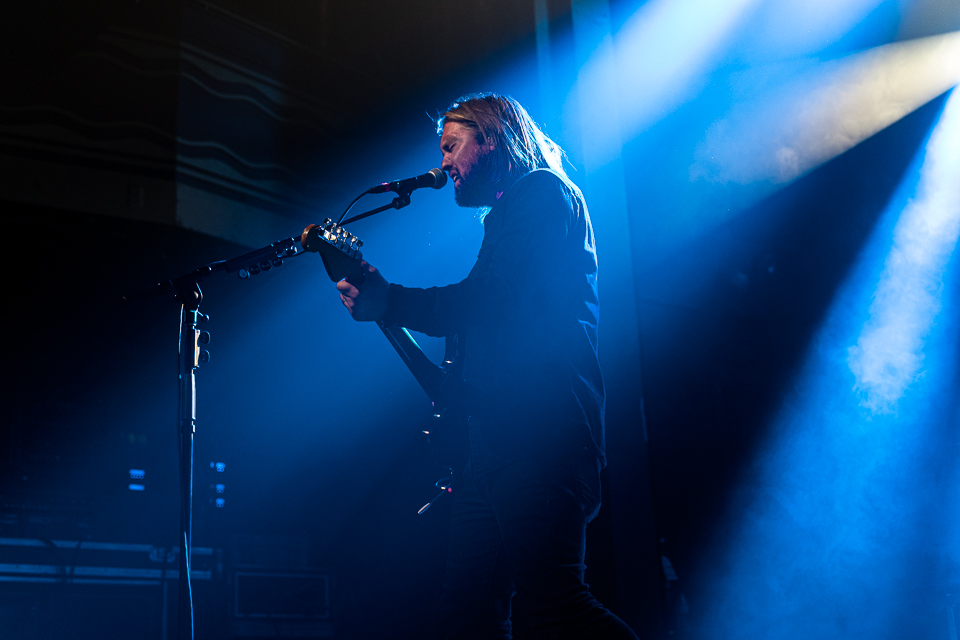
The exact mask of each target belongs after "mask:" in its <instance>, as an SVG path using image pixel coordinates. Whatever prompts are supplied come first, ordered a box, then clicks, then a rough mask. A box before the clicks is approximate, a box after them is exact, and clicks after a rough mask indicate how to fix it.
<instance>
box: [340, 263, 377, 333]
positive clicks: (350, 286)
mask: <svg viewBox="0 0 960 640" xmlns="http://www.w3.org/2000/svg"><path fill="white" fill-rule="evenodd" d="M360 270H361V271H363V275H364V277H363V281H362V282H357V281H355V280H351V279H350V278H344V279H343V280H341V281H340V282H338V283H337V290H338V291H339V292H340V301H341V302H342V303H343V306H345V307H346V308H347V311H349V312H350V315H351V316H353V319H354V320H357V321H361V322H373V321H375V320H379V319H380V318H382V317H383V314H384V313H386V312H387V302H388V301H389V293H390V283H389V282H387V281H386V280H385V279H384V277H383V276H382V275H380V272H379V271H377V269H376V268H375V267H373V266H372V265H371V264H370V263H368V262H367V261H366V260H364V261H362V262H361V263H360Z"/></svg>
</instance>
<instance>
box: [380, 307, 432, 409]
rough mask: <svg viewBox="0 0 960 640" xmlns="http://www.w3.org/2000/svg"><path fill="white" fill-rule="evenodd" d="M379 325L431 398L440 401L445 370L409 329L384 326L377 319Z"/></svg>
mask: <svg viewBox="0 0 960 640" xmlns="http://www.w3.org/2000/svg"><path fill="white" fill-rule="evenodd" d="M377 326H378V327H380V331H382V332H383V335H385V336H386V337H387V340H389V341H390V344H391V345H393V348H394V349H395V350H396V352H397V353H398V354H399V355H400V358H401V359H402V360H403V363H404V364H405V365H407V368H408V369H409V370H410V373H412V374H413V377H414V378H415V379H416V381H417V383H418V384H419V385H420V386H421V387H422V388H423V390H424V391H425V392H426V394H427V396H428V397H429V398H430V400H432V401H433V402H440V391H441V389H442V388H443V382H444V378H445V375H444V372H443V370H442V369H441V368H440V367H438V366H437V365H435V364H434V363H433V362H431V361H430V358H428V357H427V356H426V354H425V353H424V352H423V350H422V349H421V348H420V345H418V344H417V341H416V340H414V339H413V336H411V335H410V332H409V331H407V330H406V329H404V328H403V327H387V326H384V324H383V323H382V322H380V321H377Z"/></svg>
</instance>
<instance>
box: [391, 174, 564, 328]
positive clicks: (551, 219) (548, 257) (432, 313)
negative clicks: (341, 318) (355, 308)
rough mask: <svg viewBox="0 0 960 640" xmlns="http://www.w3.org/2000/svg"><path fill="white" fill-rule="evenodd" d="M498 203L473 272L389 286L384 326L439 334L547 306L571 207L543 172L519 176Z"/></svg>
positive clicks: (561, 185)
mask: <svg viewBox="0 0 960 640" xmlns="http://www.w3.org/2000/svg"><path fill="white" fill-rule="evenodd" d="M500 204H501V205H502V207H495V208H494V210H493V211H492V212H491V214H490V216H499V217H497V218H492V219H488V220H487V224H488V225H495V226H494V227H493V228H492V229H488V231H487V234H486V235H485V238H484V245H483V246H482V247H481V249H480V258H479V260H478V264H477V267H475V269H474V273H471V275H470V276H469V277H467V278H466V279H464V280H463V281H461V282H458V283H456V284H451V285H448V286H445V287H433V288H430V289H411V288H407V287H402V286H400V285H395V284H392V285H389V286H388V291H389V293H388V304H387V306H386V311H385V313H384V315H383V316H382V320H383V322H384V324H387V325H392V326H405V327H408V328H410V329H413V330H416V331H421V332H423V333H426V334H428V335H433V336H444V335H452V334H454V333H456V332H458V331H461V330H463V329H465V328H466V327H468V326H471V325H475V324H483V323H498V322H501V321H502V320H503V319H504V318H506V317H507V316H509V315H511V314H518V313H523V312H525V311H528V310H530V309H532V308H538V307H542V306H543V305H545V304H549V302H550V299H551V291H552V290H553V289H554V287H553V286H551V283H552V282H554V281H555V279H556V276H557V275H558V274H557V273H556V266H557V265H558V264H559V263H560V257H561V252H562V250H563V247H564V245H565V243H566V241H567V236H568V234H569V233H570V230H571V229H572V228H573V226H574V224H575V222H576V218H577V216H578V215H579V210H578V205H577V204H576V203H575V202H574V200H573V197H572V195H571V193H570V191H569V189H568V187H567V186H566V185H565V184H564V183H563V182H562V181H561V180H560V178H558V177H557V176H556V175H555V174H553V173H549V172H545V171H538V172H535V173H533V174H530V175H528V176H526V177H525V178H522V179H521V181H520V182H518V183H517V184H516V185H515V186H514V188H512V189H511V190H510V191H508V192H507V194H505V195H504V201H503V202H502V203H500Z"/></svg>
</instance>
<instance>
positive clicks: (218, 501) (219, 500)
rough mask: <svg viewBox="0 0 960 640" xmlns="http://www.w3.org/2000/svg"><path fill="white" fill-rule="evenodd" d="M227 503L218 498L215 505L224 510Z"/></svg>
mask: <svg viewBox="0 0 960 640" xmlns="http://www.w3.org/2000/svg"><path fill="white" fill-rule="evenodd" d="M225 502H226V501H225V500H224V499H223V498H217V501H216V502H215V503H214V504H216V505H217V509H222V508H223V505H224V503H225Z"/></svg>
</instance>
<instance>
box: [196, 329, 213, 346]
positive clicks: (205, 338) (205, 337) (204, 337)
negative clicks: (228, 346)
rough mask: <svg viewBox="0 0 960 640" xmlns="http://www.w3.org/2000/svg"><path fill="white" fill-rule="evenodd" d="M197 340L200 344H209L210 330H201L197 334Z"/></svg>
mask: <svg viewBox="0 0 960 640" xmlns="http://www.w3.org/2000/svg"><path fill="white" fill-rule="evenodd" d="M197 341H198V342H200V344H210V332H209V331H201V332H200V335H199V336H197Z"/></svg>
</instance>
